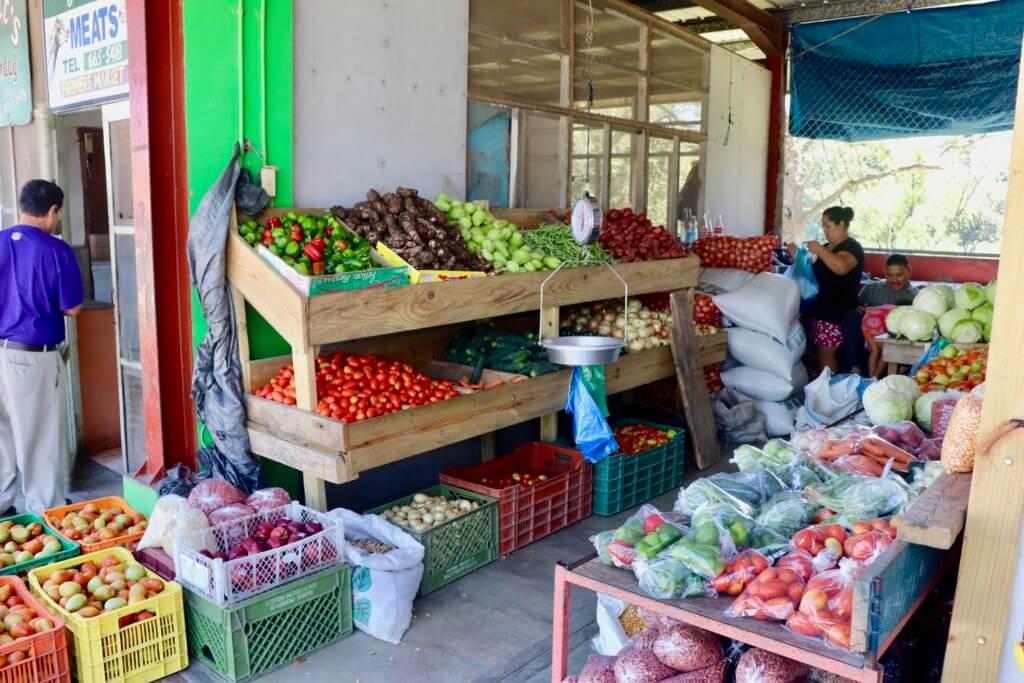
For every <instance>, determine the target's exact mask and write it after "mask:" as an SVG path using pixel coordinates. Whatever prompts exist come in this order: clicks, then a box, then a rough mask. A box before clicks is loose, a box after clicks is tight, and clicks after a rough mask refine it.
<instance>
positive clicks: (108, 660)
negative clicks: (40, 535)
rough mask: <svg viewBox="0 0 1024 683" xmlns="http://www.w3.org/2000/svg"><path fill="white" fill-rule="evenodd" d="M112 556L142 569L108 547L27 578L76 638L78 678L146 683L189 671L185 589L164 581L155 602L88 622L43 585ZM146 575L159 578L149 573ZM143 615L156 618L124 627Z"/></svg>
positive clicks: (147, 601) (73, 647)
mask: <svg viewBox="0 0 1024 683" xmlns="http://www.w3.org/2000/svg"><path fill="white" fill-rule="evenodd" d="M111 555H113V556H114V557H116V558H117V560H118V561H119V562H124V563H129V564H137V565H139V563H138V562H136V561H135V558H133V557H132V554H131V553H130V552H128V551H127V550H125V549H124V548H109V549H107V550H101V551H99V552H96V553H90V554H89V555H82V556H81V557H75V558H72V559H70V560H65V561H64V562H57V563H55V564H51V565H47V566H45V567H39V568H38V569H33V570H32V571H30V572H29V573H28V582H29V586H30V587H31V588H32V592H33V593H35V594H36V595H37V596H39V598H40V600H41V601H42V603H43V604H44V605H46V607H47V608H48V609H49V610H50V611H51V612H53V613H55V614H57V615H58V616H59V617H60V618H61V619H63V620H64V624H65V626H66V627H67V631H68V632H69V633H70V634H71V636H72V638H71V640H70V642H69V643H68V645H69V648H68V649H69V651H70V654H71V660H72V663H73V664H74V670H75V677H76V678H77V679H78V680H79V681H80V683H142V682H143V681H155V680H159V679H161V678H164V677H166V676H170V675H171V674H173V673H175V672H178V671H181V670H182V669H184V668H185V667H187V666H188V651H187V648H186V645H185V610H184V607H183V605H182V597H181V593H182V591H181V586H179V585H178V584H176V583H174V582H173V581H163V580H162V579H161V581H162V582H163V584H164V589H163V591H162V592H161V593H159V594H158V595H156V596H154V597H152V598H147V599H145V600H142V601H140V602H136V603H132V604H129V605H126V606H124V607H121V608H120V609H116V610H113V611H111V612H107V613H106V614H100V615H99V616H96V617H92V618H89V619H86V618H83V617H80V616H78V615H77V614H75V613H73V612H68V611H66V610H65V609H63V608H62V607H60V606H59V605H58V604H57V603H55V602H54V601H53V600H52V599H51V598H50V597H49V596H47V595H46V594H45V593H44V592H43V589H42V585H43V584H44V583H45V582H46V579H47V578H49V577H50V576H51V575H52V574H53V573H54V572H56V571H59V570H61V569H75V568H77V567H80V566H81V565H83V564H84V563H86V562H94V563H96V565H97V566H98V565H100V564H101V563H102V561H103V559H104V558H106V557H109V556H111ZM139 566H140V567H141V566H142V565H139ZM146 576H148V577H149V578H159V577H158V576H157V575H156V574H154V573H153V572H150V571H148V570H147V571H146ZM142 611H147V612H150V613H151V614H152V615H153V617H152V618H150V619H146V620H145V621H140V622H136V623H134V624H126V625H125V626H121V623H123V622H122V620H124V619H125V618H126V617H131V616H133V615H135V614H136V613H137V612H142Z"/></svg>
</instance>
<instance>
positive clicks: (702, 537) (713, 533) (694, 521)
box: [690, 503, 754, 560]
mask: <svg viewBox="0 0 1024 683" xmlns="http://www.w3.org/2000/svg"><path fill="white" fill-rule="evenodd" d="M753 530H754V520H753V519H751V518H750V517H747V516H746V515H744V514H743V513H741V512H737V511H736V509H735V508H734V507H732V506H731V505H728V504H726V503H714V504H710V505H705V506H703V507H701V508H700V509H699V510H697V512H695V513H694V514H693V517H691V518H690V537H691V538H692V539H694V540H695V541H697V542H698V543H704V544H707V545H717V546H718V547H719V548H721V551H722V557H723V558H725V559H726V560H729V559H731V558H733V557H735V556H736V553H737V551H739V550H740V549H742V548H746V547H748V546H749V545H750V542H751V533H752V532H753Z"/></svg>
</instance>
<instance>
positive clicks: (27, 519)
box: [0, 512, 81, 576]
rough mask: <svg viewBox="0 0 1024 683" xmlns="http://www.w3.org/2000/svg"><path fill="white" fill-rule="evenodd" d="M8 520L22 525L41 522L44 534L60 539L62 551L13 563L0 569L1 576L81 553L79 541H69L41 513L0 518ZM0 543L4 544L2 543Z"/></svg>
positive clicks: (19, 572)
mask: <svg viewBox="0 0 1024 683" xmlns="http://www.w3.org/2000/svg"><path fill="white" fill-rule="evenodd" d="M8 520H11V521H13V522H14V523H15V524H20V525H21V526H28V525H29V524H31V523H32V522H39V523H40V524H42V525H43V533H44V534H48V535H50V536H53V537H54V538H56V539H57V540H58V541H60V551H59V552H57V553H54V554H53V555H50V556H49V557H37V558H36V559H34V560H29V561H28V562H22V563H21V564H12V565H11V566H9V567H4V568H3V569H0V576H10V575H12V574H21V573H22V572H27V571H28V570H30V569H35V568H36V567H42V566H44V565H47V564H51V563H53V562H60V561H61V560H66V559H68V558H71V557H75V556H77V555H78V554H79V553H81V548H80V547H79V545H78V544H77V543H75V542H74V541H69V540H68V539H66V538H64V536H62V535H61V534H58V533H57V532H56V531H54V530H53V527H51V526H50V525H49V524H47V523H46V521H45V520H43V518H42V517H40V516H39V515H33V514H32V513H31V512H26V513H24V514H21V515H14V516H13V517H4V518H3V519H0V522H6V521H8ZM0 545H3V544H2V543H0Z"/></svg>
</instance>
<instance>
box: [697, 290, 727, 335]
mask: <svg viewBox="0 0 1024 683" xmlns="http://www.w3.org/2000/svg"><path fill="white" fill-rule="evenodd" d="M693 322H695V323H697V324H698V325H711V326H713V327H725V318H724V317H723V316H722V311H721V310H719V308H718V306H716V305H715V300H714V299H712V298H711V295H710V294H704V293H703V292H697V293H696V294H694V295H693Z"/></svg>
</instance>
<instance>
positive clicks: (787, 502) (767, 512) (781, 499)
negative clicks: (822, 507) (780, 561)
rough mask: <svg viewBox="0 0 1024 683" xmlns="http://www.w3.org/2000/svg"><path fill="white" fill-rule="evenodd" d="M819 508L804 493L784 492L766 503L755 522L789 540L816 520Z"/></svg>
mask: <svg viewBox="0 0 1024 683" xmlns="http://www.w3.org/2000/svg"><path fill="white" fill-rule="evenodd" d="M818 507H819V506H818V505H816V504H815V503H813V502H812V501H810V500H809V499H808V498H807V496H805V495H804V492H803V491H783V492H782V493H780V494H779V495H777V496H775V497H774V498H772V499H771V500H769V501H768V502H767V503H765V505H764V507H762V508H761V513H760V514H759V515H758V516H757V519H756V520H755V521H756V523H757V525H758V526H759V527H767V528H769V529H774V530H775V531H777V532H779V533H780V534H782V535H783V536H785V537H786V538H787V539H788V538H789V537H790V536H792V535H793V534H795V533H796V532H797V531H799V530H800V529H803V528H804V527H805V526H807V524H809V523H810V522H811V520H812V519H814V513H815V512H816V511H817V510H818Z"/></svg>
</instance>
